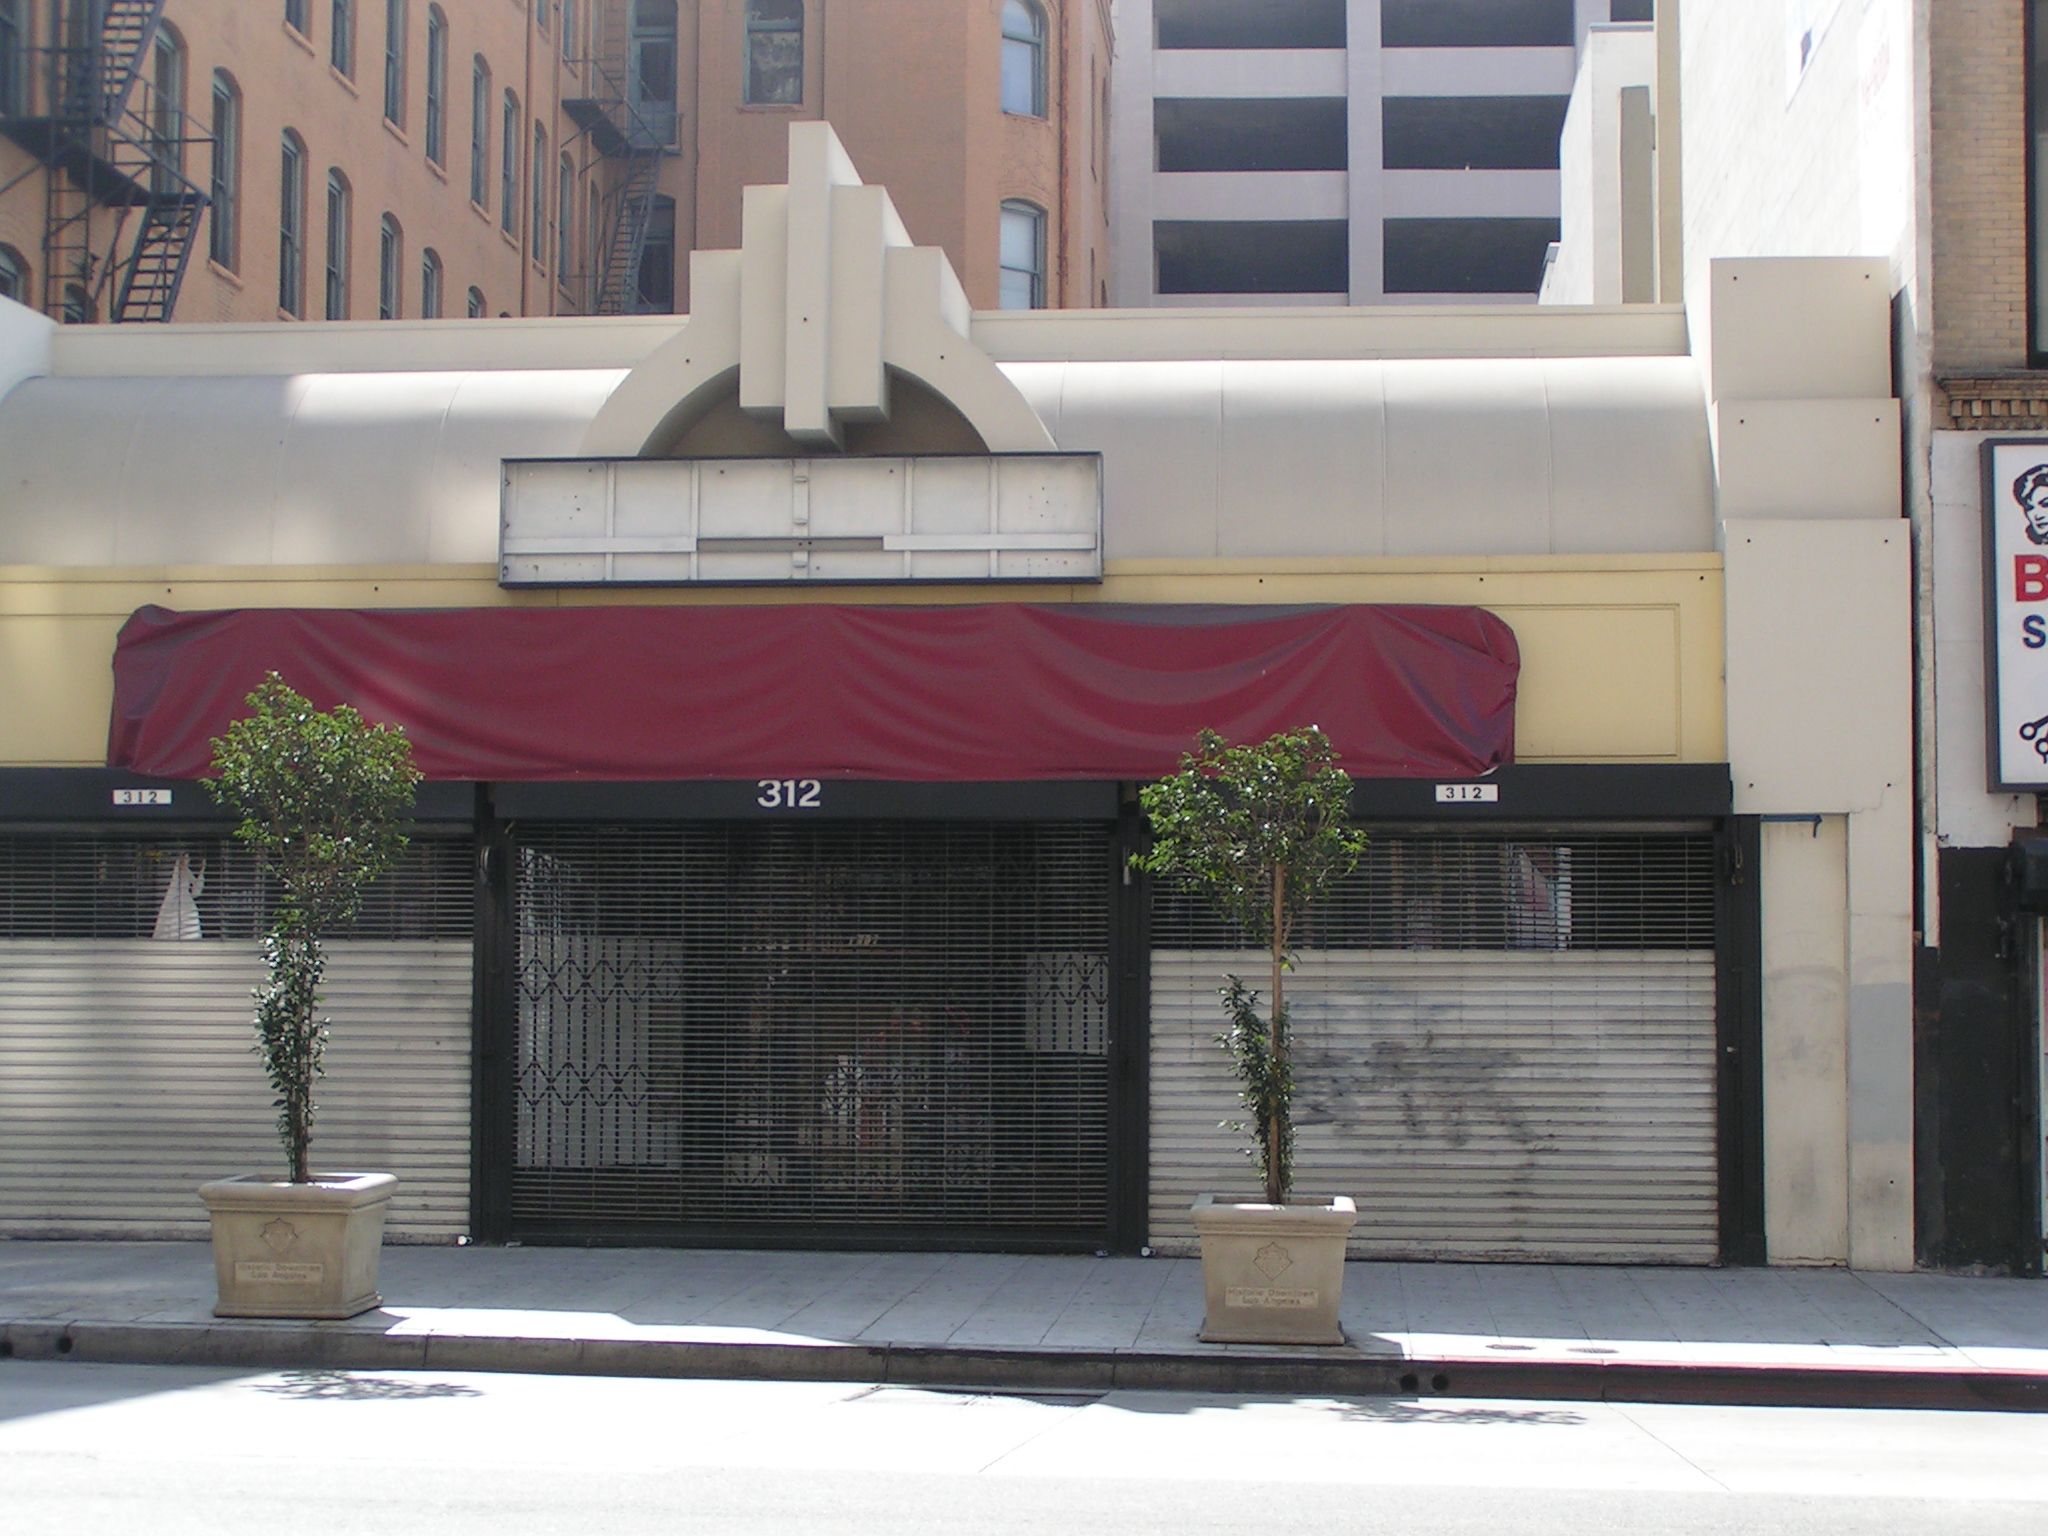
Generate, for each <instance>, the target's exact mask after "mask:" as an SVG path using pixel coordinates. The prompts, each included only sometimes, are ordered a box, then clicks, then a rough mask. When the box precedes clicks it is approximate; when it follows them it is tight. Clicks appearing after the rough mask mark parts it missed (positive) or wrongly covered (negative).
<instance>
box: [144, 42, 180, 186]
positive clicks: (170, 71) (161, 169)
mask: <svg viewBox="0 0 2048 1536" xmlns="http://www.w3.org/2000/svg"><path fill="white" fill-rule="evenodd" d="M146 100H147V110H146V112H145V114H144V117H145V120H146V121H147V122H148V124H149V148H150V158H151V160H152V162H153V163H152V164H151V166H150V186H151V188H152V189H153V190H154V191H156V193H157V194H158V195H159V196H161V195H163V194H165V193H170V192H175V191H177V190H179V188H178V186H177V183H178V182H180V181H182V180H183V179H184V172H185V49H184V46H183V44H181V43H180V42H179V41H178V37H177V34H176V33H174V32H173V31H171V29H170V28H169V27H168V26H159V27H158V28H157V34H156V45H155V47H154V49H153V50H152V54H151V58H150V79H149V92H148V96H147V98H146Z"/></svg>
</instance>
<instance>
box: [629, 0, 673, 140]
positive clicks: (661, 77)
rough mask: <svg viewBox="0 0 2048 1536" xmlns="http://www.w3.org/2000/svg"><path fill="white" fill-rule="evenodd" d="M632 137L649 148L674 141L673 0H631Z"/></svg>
mask: <svg viewBox="0 0 2048 1536" xmlns="http://www.w3.org/2000/svg"><path fill="white" fill-rule="evenodd" d="M632 51H633V53H632V58H631V59H630V61H629V62H628V68H627V76H628V82H627V83H628V86H629V89H630V90H631V93H632V107H633V111H632V118H633V128H634V133H633V137H634V140H635V142H636V143H638V144H640V145H641V146H642V147H647V148H651V147H653V146H655V145H660V144H673V143H675V141H676V0H633V39H632Z"/></svg>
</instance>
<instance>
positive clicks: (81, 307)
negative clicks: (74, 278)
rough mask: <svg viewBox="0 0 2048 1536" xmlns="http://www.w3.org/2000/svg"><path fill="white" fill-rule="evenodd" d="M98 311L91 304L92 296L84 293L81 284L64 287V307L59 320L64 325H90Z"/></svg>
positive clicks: (83, 286)
mask: <svg viewBox="0 0 2048 1536" xmlns="http://www.w3.org/2000/svg"><path fill="white" fill-rule="evenodd" d="M98 314H99V311H98V309H97V307H96V306H95V305H94V304H93V301H92V295H91V294H89V293H87V292H86V291H85V285H84V284H83V283H66V284H65V285H64V307H63V309H62V311H61V312H60V314H59V318H60V319H62V320H63V322H64V323H65V324H66V325H91V324H92V323H93V321H94V320H95V319H96V318H97V317H98Z"/></svg>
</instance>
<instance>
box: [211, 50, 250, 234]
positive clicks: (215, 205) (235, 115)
mask: <svg viewBox="0 0 2048 1536" xmlns="http://www.w3.org/2000/svg"><path fill="white" fill-rule="evenodd" d="M206 194H207V198H208V204H207V210H206V219H207V232H206V254H207V255H208V256H210V257H212V258H213V260H214V262H215V263H217V264H218V265H220V266H222V267H225V268H227V270H228V271H230V272H234V271H238V270H240V268H241V265H242V263H241V248H242V93H241V91H240V89H238V88H237V87H236V85H235V77H234V76H233V75H230V74H229V73H228V72H227V71H226V70H224V69H216V70H215V71H214V72H213V165H212V170H211V174H210V175H209V176H208V178H207V188H206Z"/></svg>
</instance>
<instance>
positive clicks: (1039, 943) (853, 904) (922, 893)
mask: <svg viewBox="0 0 2048 1536" xmlns="http://www.w3.org/2000/svg"><path fill="white" fill-rule="evenodd" d="M516 836H517V841H518V845H519V853H518V901H517V921H518V930H519V931H518V955H519V958H518V968H519V969H518V987H517V996H518V1020H517V1050H516V1058H517V1063H518V1069H517V1074H516V1083H515V1084H514V1087H513V1092H514V1095H515V1099H516V1103H515V1105H514V1106H513V1115H514V1121H515V1125H514V1134H513V1138H512V1139H513V1141H514V1143H515V1147H516V1152H515V1163H514V1167H513V1169H512V1177H511V1204H512V1222H513V1228H514V1230H515V1232H525V1233H527V1234H529V1235H547V1234H549V1233H554V1234H565V1233H589V1234H605V1233H613V1234H634V1233H638V1234H642V1235H646V1236H651V1237H659V1236H661V1235H663V1234H667V1235H671V1236H676V1237H683V1238H687V1237H689V1236H690V1235H693V1234H694V1235H700V1236H702V1237H704V1238H706V1239H708V1240H717V1239H719V1238H721V1237H723V1238H725V1239H726V1240H738V1239H744V1240H748V1241H754V1240H760V1241H768V1242H775V1241H785V1240H787V1241H821V1240H845V1241H855V1242H858V1241H861V1240H864V1239H875V1240H881V1239H883V1238H885V1237H887V1236H889V1235H897V1236H903V1237H907V1238H909V1239H911V1240H926V1241H934V1242H936V1241H964V1242H975V1243H988V1244H997V1245H1000V1244H1004V1243H1020V1244H1026V1245H1035V1244H1066V1245H1072V1244H1077V1243H1086V1244H1088V1245H1090V1246H1093V1245H1095V1244H1098V1243H1099V1242H1100V1241H1101V1234H1102V1233H1103V1231H1104V1229H1105V1224H1106V1221H1107V1158H1108V1053H1107V1026H1108V1017H1109V1011H1108V976H1109V966H1108V953H1109V944H1108V938H1109V935H1108V907H1109V891H1110V881H1111V871H1110V867H1109V838H1108V828H1107V827H1106V826H1101V825H1094V824H1083V823H1050V822H1049V823H1001V824H982V823H947V822H897V821H875V822H862V821H843V822H817V823H810V824H798V825H791V824H785V823H748V822H698V823H682V824H667V825H660V826H635V827H628V828H605V827H589V826H543V825H532V826H524V827H520V828H518V829H516Z"/></svg>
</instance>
